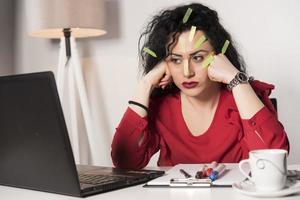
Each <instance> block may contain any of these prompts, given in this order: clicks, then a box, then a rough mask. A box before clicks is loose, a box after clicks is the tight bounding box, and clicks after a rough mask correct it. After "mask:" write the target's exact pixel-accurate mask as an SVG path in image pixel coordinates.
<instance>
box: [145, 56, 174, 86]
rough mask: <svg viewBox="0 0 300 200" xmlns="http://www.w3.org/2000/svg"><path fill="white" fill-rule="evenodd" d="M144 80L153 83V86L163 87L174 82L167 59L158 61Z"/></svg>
mask: <svg viewBox="0 0 300 200" xmlns="http://www.w3.org/2000/svg"><path fill="white" fill-rule="evenodd" d="M144 81H146V82H148V83H149V84H151V86H152V87H161V88H162V89H164V88H165V87H166V86H167V85H168V84H169V83H170V82H172V78H171V75H170V71H169V69H168V65H167V63H166V61H161V62H160V63H158V64H157V65H156V66H155V67H154V68H153V69H152V70H151V71H150V72H149V73H148V74H146V76H145V77H144Z"/></svg>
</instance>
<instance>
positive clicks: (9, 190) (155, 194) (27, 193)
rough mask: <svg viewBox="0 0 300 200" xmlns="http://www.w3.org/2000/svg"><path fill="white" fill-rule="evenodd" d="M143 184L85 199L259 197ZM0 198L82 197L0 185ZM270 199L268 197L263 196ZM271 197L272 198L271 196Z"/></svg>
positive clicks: (65, 199) (299, 195)
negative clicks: (150, 186)
mask: <svg viewBox="0 0 300 200" xmlns="http://www.w3.org/2000/svg"><path fill="white" fill-rule="evenodd" d="M288 168H289V169H298V170H299V169H300V164H298V165H289V167H288ZM142 186H143V185H138V186H133V187H129V188H124V189H121V190H116V191H112V192H107V193H102V194H98V195H93V196H90V197H87V198H85V199H92V200H94V199H99V200H116V199H120V200H132V199H141V200H161V199H163V200H168V199H170V200H177V199H178V200H194V199H196V200H200V199H205V200H212V199H230V200H235V199H236V200H241V199H243V200H244V199H245V200H247V199H249V200H250V199H251V200H253V199H259V198H253V197H248V196H244V195H242V194H239V193H237V192H235V191H233V189H232V188H144V187H142ZM0 199H5V200H20V199H30V200H44V199H47V200H48V199H49V200H50V199H51V200H70V199H82V198H76V197H70V196H64V195H58V194H51V193H46V192H39V191H32V190H27V189H19V188H13V187H6V186H0ZM263 199H265V200H268V199H266V198H263ZM269 199H271V198H269ZM278 199H283V200H299V199H300V193H297V194H294V195H292V196H287V197H281V198H276V200H278Z"/></svg>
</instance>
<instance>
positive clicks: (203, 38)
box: [194, 35, 206, 49]
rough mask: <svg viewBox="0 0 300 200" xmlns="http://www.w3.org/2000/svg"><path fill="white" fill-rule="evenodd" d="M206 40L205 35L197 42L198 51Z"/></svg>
mask: <svg viewBox="0 0 300 200" xmlns="http://www.w3.org/2000/svg"><path fill="white" fill-rule="evenodd" d="M205 40H206V37H205V35H201V37H200V38H199V39H198V40H197V41H196V42H195V45H194V48H195V49H198V48H199V47H200V46H201V44H202V43H203V42H204V41H205Z"/></svg>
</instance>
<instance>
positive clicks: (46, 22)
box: [25, 0, 106, 38]
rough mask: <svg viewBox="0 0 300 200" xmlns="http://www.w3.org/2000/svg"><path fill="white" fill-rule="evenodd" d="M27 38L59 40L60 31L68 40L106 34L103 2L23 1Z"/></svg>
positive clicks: (87, 0)
mask: <svg viewBox="0 0 300 200" xmlns="http://www.w3.org/2000/svg"><path fill="white" fill-rule="evenodd" d="M25 7H26V16H27V18H28V19H27V22H28V23H29V26H28V27H29V35H31V36H35V37H44V38H61V37H63V36H64V33H63V29H70V31H71V35H72V37H77V38H80V37H93V36H100V35H103V34H105V33H106V31H105V30H104V26H105V23H104V22H105V13H104V11H105V8H104V1H103V0H29V1H28V0H26V5H25Z"/></svg>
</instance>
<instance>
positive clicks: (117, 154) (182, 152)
mask: <svg viewBox="0 0 300 200" xmlns="http://www.w3.org/2000/svg"><path fill="white" fill-rule="evenodd" d="M192 27H195V28H196V31H195V28H192ZM193 29H194V30H193ZM194 31H195V32H194ZM201 37H202V38H201ZM142 38H145V42H144V45H143V46H142V47H143V48H142V49H143V50H141V58H142V63H143V67H144V74H145V75H144V76H143V78H142V79H141V81H140V82H139V85H138V88H137V90H136V94H135V96H133V98H132V99H131V101H129V107H128V109H127V110H126V112H125V114H124V116H123V118H122V120H121V122H120V124H119V126H118V128H117V129H116V133H115V136H114V139H113V143H112V160H113V163H114V165H115V166H116V167H121V168H134V169H140V168H143V167H145V166H146V165H147V164H148V162H149V160H150V158H151V156H152V155H153V154H155V153H156V152H157V151H159V150H160V156H159V160H158V165H159V166H173V165H176V164H178V163H210V162H212V161H218V162H239V161H240V160H242V159H245V158H247V157H248V152H249V151H250V150H254V149H262V148H282V149H287V150H289V142H288V138H287V136H286V133H285V131H284V128H283V126H282V125H281V123H280V122H279V121H278V119H277V114H276V110H275V109H274V107H273V105H272V103H271V101H270V100H269V97H268V96H269V95H270V93H271V90H272V89H274V86H273V85H270V84H267V83H263V82H259V81H252V80H251V78H249V77H248V75H247V74H246V73H245V67H244V65H243V62H242V59H241V57H240V56H239V54H238V52H237V50H236V49H235V47H234V45H233V44H232V40H231V36H230V35H229V33H228V32H227V31H226V30H225V29H224V28H223V26H222V25H221V24H220V23H219V19H218V15H217V13H216V11H214V10H211V9H209V8H208V7H206V6H204V5H201V4H190V5H185V6H181V7H177V8H175V9H170V10H165V11H163V12H161V13H160V14H159V15H157V16H155V17H154V18H153V20H152V21H151V22H150V23H149V25H148V26H147V28H146V30H145V32H144V33H143V34H142V36H141V38H140V41H141V39H142ZM226 40H228V41H229V42H230V44H229V47H228V49H227V51H226V52H225V53H224V52H223V53H222V52H221V49H222V47H223V45H224V42H225V41H226ZM209 59H211V62H209ZM207 66H208V67H207Z"/></svg>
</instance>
